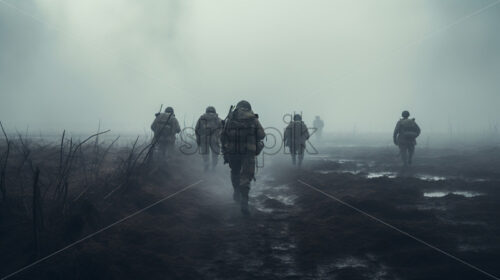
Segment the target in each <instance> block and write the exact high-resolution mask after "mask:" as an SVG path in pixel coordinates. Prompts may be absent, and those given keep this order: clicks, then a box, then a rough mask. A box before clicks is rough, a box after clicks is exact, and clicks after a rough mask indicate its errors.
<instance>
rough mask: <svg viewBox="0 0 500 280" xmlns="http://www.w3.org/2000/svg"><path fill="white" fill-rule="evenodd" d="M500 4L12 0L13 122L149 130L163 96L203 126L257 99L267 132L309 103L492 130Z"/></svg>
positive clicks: (2, 89) (364, 124) (343, 112)
mask: <svg viewBox="0 0 500 280" xmlns="http://www.w3.org/2000/svg"><path fill="white" fill-rule="evenodd" d="M492 3H495V1H491V0H489V1H486V0H485V1H483V0H478V1H466V0H459V1H451V0H447V1H430V0H429V1H416V0H415V1H398V0H384V1H348V0H345V1H326V0H324V1H323V0H315V1H289V0H271V1H234V0H218V1H201V0H193V1H175V0H170V1H129V0H105V1H102V0H99V1H97V0H86V1H70V2H68V1H64V0H24V1H13V0H10V1H7V0H5V1H2V2H0V97H1V101H0V120H2V121H3V122H4V124H5V125H6V126H9V127H11V128H17V129H20V130H22V129H25V128H26V127H27V126H29V127H30V128H31V129H35V130H38V129H40V130H43V131H53V132H57V131H61V130H62V129H67V130H72V131H82V132H84V131H90V130H95V129H96V127H97V124H98V122H99V121H102V126H103V127H105V128H110V129H112V130H113V131H115V132H130V133H142V132H143V131H144V130H146V131H147V130H149V125H150V123H151V122H152V120H153V117H154V115H153V114H154V113H155V111H157V110H158V109H159V107H160V104H164V106H172V107H174V109H175V112H176V115H177V117H178V119H179V121H180V123H181V125H183V123H184V121H185V122H186V125H191V123H192V121H193V120H196V119H197V118H198V117H199V115H200V114H202V113H203V112H204V110H205V108H206V106H208V105H213V106H215V107H216V109H217V110H218V112H219V114H220V115H221V116H225V114H226V112H227V110H228V108H229V105H231V104H235V103H236V102H237V101H239V100H241V99H246V100H248V101H250V103H251V104H252V106H253V108H254V111H255V112H257V113H259V115H260V118H261V122H262V123H263V125H264V126H276V127H279V128H281V127H283V126H284V124H283V121H282V117H283V115H284V114H287V113H292V112H294V111H295V112H302V113H303V116H304V119H305V120H306V121H307V122H308V124H311V122H312V120H313V118H314V116H315V115H320V116H321V117H322V118H323V119H324V120H325V130H327V131H330V132H337V131H338V132H342V131H351V130H353V127H355V128H356V129H357V130H358V131H365V132H390V131H391V130H392V129H393V127H394V124H395V122H396V120H397V119H398V118H399V116H400V113H401V111H402V110H404V109H407V110H409V111H410V112H411V113H412V115H413V117H415V118H416V119H417V122H418V123H419V124H420V126H421V127H422V129H423V131H424V132H434V133H437V132H445V133H446V132H447V131H448V130H450V127H453V129H455V130H456V131H462V132H468V133H469V132H470V133H479V132H484V131H485V130H488V129H491V127H492V125H493V126H494V125H495V124H496V123H497V121H498V120H499V119H500V110H498V107H499V105H500V94H499V88H500V81H499V79H498V73H500V56H499V55H498V51H499V50H500V33H499V32H498V30H499V29H498V27H499V24H500V5H492ZM488 5H490V7H489V8H487V9H484V10H481V9H482V8H484V7H488ZM164 108H165V107H164Z"/></svg>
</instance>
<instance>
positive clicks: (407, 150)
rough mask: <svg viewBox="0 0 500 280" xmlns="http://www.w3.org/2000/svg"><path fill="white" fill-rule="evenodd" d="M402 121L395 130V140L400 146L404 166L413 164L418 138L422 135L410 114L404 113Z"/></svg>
mask: <svg viewBox="0 0 500 280" xmlns="http://www.w3.org/2000/svg"><path fill="white" fill-rule="evenodd" d="M401 115H402V116H403V118H402V119H400V120H399V121H398V123H397V124H396V128H395V129H394V134H393V140H394V144H395V145H396V146H399V151H400V154H401V159H402V160H403V166H405V167H406V166H408V165H411V164H412V158H413V153H414V152H415V145H416V144H417V141H416V139H417V137H418V136H419V135H420V127H419V126H418V125H417V123H416V122H415V119H409V117H410V113H409V112H408V111H403V113H402V114H401Z"/></svg>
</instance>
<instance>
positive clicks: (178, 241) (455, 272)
mask: <svg viewBox="0 0 500 280" xmlns="http://www.w3.org/2000/svg"><path fill="white" fill-rule="evenodd" d="M320 151H321V153H320V154H315V155H307V156H306V160H305V164H304V166H303V168H302V169H297V168H294V167H292V166H291V165H290V163H289V161H288V157H287V156H286V155H280V156H267V157H266V158H265V162H264V163H265V164H264V166H263V167H262V168H261V169H260V170H259V171H258V173H257V176H256V178H257V181H256V182H255V183H254V184H253V186H252V190H251V202H250V203H251V211H252V214H251V216H250V217H243V216H242V215H241V214H240V212H239V208H238V206H237V205H235V204H234V202H232V197H231V185H230V181H229V176H228V175H229V170H228V167H227V165H225V166H219V167H218V168H217V171H216V172H215V173H214V174H204V173H203V172H201V165H200V163H199V159H200V158H199V157H198V156H191V157H189V158H186V157H184V158H182V159H180V160H179V161H180V162H182V164H179V165H175V166H172V165H171V166H170V167H169V168H166V167H157V168H156V169H155V170H152V171H150V172H149V173H148V174H147V178H141V180H138V181H137V183H138V184H139V185H140V186H136V187H134V188H129V189H128V190H127V191H123V192H121V193H120V194H119V195H117V196H115V197H113V198H112V202H103V201H102V194H101V193H100V192H99V191H97V190H96V191H94V193H90V194H89V195H87V196H86V197H85V199H81V200H78V203H75V205H73V206H72V207H71V209H72V210H71V213H70V214H68V215H67V216H69V218H67V219H66V220H65V222H64V223H63V224H62V225H61V226H60V227H58V228H57V230H45V231H43V232H42V236H41V249H40V251H39V256H38V258H40V257H43V256H45V255H48V254H50V253H51V252H53V251H56V250H57V249H59V248H62V247H64V246H65V245H67V244H71V243H72V242H74V241H75V240H79V239H80V238H82V237H84V236H86V235H88V234H90V233H93V232H95V231H96V230H99V229H100V228H102V227H104V226H106V225H109V224H111V223H113V222H114V221H117V220H119V219H121V218H123V217H125V216H127V215H128V214H130V213H133V212H135V211H137V210H139V209H142V208H143V207H145V206H148V205H150V204H151V203H154V202H155V201H158V200H159V199H161V198H163V197H165V196H167V195H169V194H171V193H173V192H175V191H177V190H180V189H182V188H183V187H185V186H187V185H189V184H192V183H194V182H197V181H198V180H202V182H201V183H199V184H198V185H196V186H193V187H192V188H190V189H188V190H186V191H185V192H182V193H180V194H178V195H176V196H175V197H172V198H171V199H169V200H166V201H165V202H163V203H161V204H158V205H156V206H154V207H152V208H151V209H149V210H147V211H145V212H143V213H140V214H138V215H136V216H134V217H132V218H130V219H128V220H126V221H124V222H122V223H119V224H117V225H116V226H113V227H112V228H110V229H108V230H106V231H104V232H101V233H99V234H98V235H96V236H94V237H92V238H90V239H87V240H85V241H84V242H81V243H79V244H77V245H75V246H74V247H71V248H68V249H67V250H64V251H62V252H61V253H59V254H57V255H55V256H53V257H51V258H49V259H47V260H45V261H43V262H41V263H39V264H37V265H36V266H33V267H31V268H29V269H27V270H25V271H23V272H21V273H19V274H17V275H15V276H13V277H12V278H11V279H491V278H490V277H488V276H486V275H485V274H484V273H482V272H480V271H478V270H476V269H474V268H471V267H469V266H467V265H465V264H463V263H461V262H459V261H457V260H456V259H453V258H451V257H450V256H447V255H445V254H443V253H442V252H439V251H437V250H436V249H433V248H430V247H429V246H426V245H424V244H422V243H421V242H419V241H417V240H416V239H415V238H418V239H419V240H421V241H424V242H427V243H428V244H430V245H432V246H435V247H437V248H439V249H441V250H443V251H445V252H447V253H449V254H450V255H452V256H455V257H456V258H459V259H461V260H463V261H465V262H467V263H469V264H471V265H473V266H475V267H477V268H479V269H481V270H483V271H485V272H487V273H491V274H492V275H496V276H500V266H498V264H499V263H500V220H499V219H498V216H499V215H500V185H499V182H500V168H499V167H500V148H467V149H419V150H417V156H416V158H415V164H414V166H413V167H412V169H411V170H404V171H402V170H401V169H400V167H399V161H398V158H397V151H396V150H395V148H393V147H330V148H323V149H320ZM298 180H301V181H303V182H305V183H307V184H310V185H311V186H314V187H315V188H318V189H319V190H321V191H323V192H325V193H328V194H330V195H332V196H333V197H334V198H336V199H339V200H341V201H343V202H344V203H346V204H349V205H350V206H351V207H352V208H351V207H348V206H346V205H344V204H342V203H339V202H338V201H335V200H334V199H332V198H329V197H327V196H325V195H324V194H322V193H320V192H318V191H316V190H314V189H312V188H310V187H308V186H306V185H304V184H303V183H301V182H299V181H298ZM19 208H22V207H21V206H19ZM353 208H356V209H358V210H360V211H363V212H365V213H366V214H369V215H371V216H372V217H369V216H367V215H364V214H361V213H360V212H358V211H356V210H353ZM5 209H6V208H5V206H4V208H3V212H2V221H1V236H0V237H1V239H0V248H1V251H2V254H1V257H0V258H1V259H0V261H1V263H2V265H1V266H0V276H5V275H8V274H9V273H11V272H13V271H16V270H17V269H19V268H21V267H23V266H25V265H27V264H29V263H31V262H33V261H34V260H35V259H36V258H37V256H33V241H32V229H31V223H30V218H29V217H24V216H23V215H21V214H19V213H20V212H22V211H21V210H19V211H16V209H17V208H16V207H14V206H13V205H10V206H9V210H8V211H7V210H5ZM16 213H17V214H16ZM374 217H375V218H377V219H380V220H381V221H383V222H385V223H387V224H390V225H391V226H393V227H395V228H397V229H399V230H401V231H404V232H405V233H407V234H409V235H411V236H413V237H415V238H411V237H409V236H407V235H405V234H402V233H401V232H398V231H397V230H395V229H394V228H391V227H389V226H388V225H386V224H383V223H381V222H380V221H377V220H375V219H374Z"/></svg>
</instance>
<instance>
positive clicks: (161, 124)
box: [151, 113, 181, 156]
mask: <svg viewBox="0 0 500 280" xmlns="http://www.w3.org/2000/svg"><path fill="white" fill-rule="evenodd" d="M151 130H152V131H153V133H154V142H155V143H156V144H157V147H158V149H159V150H160V153H161V154H162V155H163V156H166V155H167V154H170V153H171V152H173V148H174V145H175V135H176V134H177V133H179V132H180V131H181V128H180V126H179V122H178V121H177V119H176V118H175V115H174V114H173V113H160V114H158V115H157V116H156V118H155V120H154V121H153V123H152V124H151Z"/></svg>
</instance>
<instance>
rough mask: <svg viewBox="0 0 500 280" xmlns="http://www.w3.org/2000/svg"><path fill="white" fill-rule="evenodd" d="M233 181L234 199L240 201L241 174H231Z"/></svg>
mask: <svg viewBox="0 0 500 280" xmlns="http://www.w3.org/2000/svg"><path fill="white" fill-rule="evenodd" d="M231 183H232V184H233V190H234V192H233V200H234V201H236V202H240V200H241V190H240V176H237V175H233V174H231Z"/></svg>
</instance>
